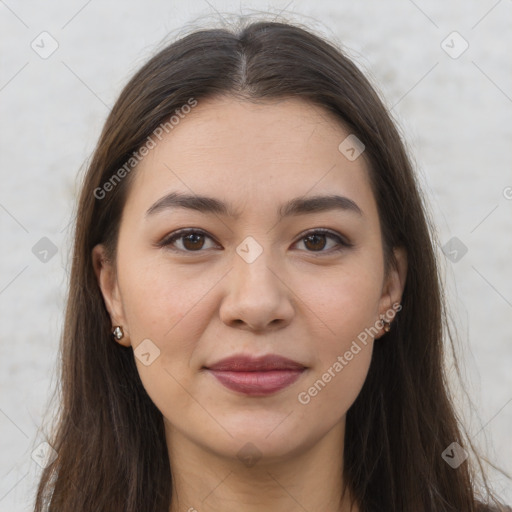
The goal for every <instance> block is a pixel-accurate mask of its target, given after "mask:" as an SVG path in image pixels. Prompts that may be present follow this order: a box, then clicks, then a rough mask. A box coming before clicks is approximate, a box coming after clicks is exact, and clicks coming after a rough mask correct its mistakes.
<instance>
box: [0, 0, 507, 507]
mask: <svg viewBox="0 0 512 512" xmlns="http://www.w3.org/2000/svg"><path fill="white" fill-rule="evenodd" d="M241 3H242V11H243V12H244V13H246V14H249V13H254V12H255V11H259V10H262V11H267V10H270V11H272V12H275V13H278V12H279V11H281V10H284V11H283V13H282V14H283V15H285V16H287V17H288V18H289V19H292V20H297V21H300V22H302V23H304V24H306V25H309V26H310V27H312V28H314V29H316V30H318V31H319V32H321V33H323V34H325V35H326V36H328V37H329V38H334V39H335V40H336V41H337V42H339V43H341V44H343V45H344V46H345V47H346V49H347V50H348V52H349V54H350V55H351V56H352V57H353V58H354V59H355V60H356V61H357V62H358V63H359V65H360V66H361V67H362V68H363V69H364V70H365V71H366V73H367V74H368V75H369V76H370V77H371V79H372V81H373V82H374V83H375V84H376V85H377V87H378V88H379V89H380V91H381V93H382V95H383V97H384V99H385V101H386V103H387V105H389V107H390V108H391V110H392V112H393V114H394V116H395V118H396V119H397V121H398V122H399V123H400V125H401V127H402V131H403V134H404V136H405V138H406V139H407V141H408V143H409V145H410V148H411V151H412V153H413V155H414V158H415V160H416V162H417V166H418V171H419V173H420V176H421V181H422V184H423V187H424V190H425V192H426V194H427V196H428V200H429V202H430V205H431V210H432V216H433V218H434V220H435V222H436V224H437V228H438V236H439V240H440V247H439V255H440V257H441V259H442V261H443V263H444V268H445V275H446V284H447V291H448V294H449V298H450V301H451V305H452V310H453V319H454V322H455V324H456V325H457V327H458V330H459V335H460V347H459V349H460V354H461V357H462V358H463V366H464V371H465V377H466V386H467V387H468V389H469V392H470V395H471V397H472V399H473V401H474V402H475V405H476V410H475V412H474V414H473V416H471V417H470V418H469V419H468V425H469V431H470V433H471V435H472V439H473V440H474V441H476V443H477V444H478V445H481V446H482V447H483V448H486V449H487V450H488V452H489V454H490V456H491V457H492V458H494V460H495V461H496V462H497V463H498V464H500V465H501V466H502V467H503V468H504V469H506V470H508V471H509V472H512V463H511V461H512V442H511V441H512V433H511V432H512V428H511V427H512V372H511V371H510V366H511V363H512V343H511V341H512V337H511V334H510V332H511V329H510V324H511V321H512V270H511V267H510V256H511V255H512V171H511V168H512V167H511V162H512V152H511V151H510V147H511V144H510V143H511V140H512V122H511V121H512V59H511V58H510V49H511V48H512V2H511V1H510V0H501V1H500V0H498V1H496V0H482V1H479V2H476V1H474V0H472V1H466V2H462V1H460V0H459V1H452V2H443V1H441V0H435V1H430V2H426V1H422V0H417V1H416V2H413V1H409V0H390V1H387V2H377V1H371V0H360V1H358V2H348V1H339V0H316V1H315V2H306V1H305V0H304V1H298V0H297V1H292V2H290V1H277V0H274V1H271V2H263V1H253V2H241ZM269 4H270V7H269ZM216 11H219V12H220V13H221V15H222V14H224V13H238V12H240V2H238V1H225V2H221V1H219V0H211V1H210V2H207V1H206V0H205V1H201V0H189V1H187V2H177V1H175V2H169V1H162V0H154V1H153V2H151V3H145V2H140V1H139V2H136V1H134V0H125V1H123V2H121V1H110V2H100V1H98V0H89V1H84V0H72V1H69V2H66V3H64V2H55V1H51V0H50V1H48V2H45V3H36V2H30V1H29V2H20V1H16V0H5V1H1V2H0V34H1V37H2V48H3V51H2V53H1V55H0V119H1V120H2V124H1V136H0V158H1V166H0V172H1V188H0V223H1V224H0V225H1V230H0V243H1V247H2V249H3V250H2V251H1V253H0V261H1V274H0V308H1V315H2V317H1V319H2V321H1V340H0V343H1V351H2V352H1V358H0V431H1V436H0V447H1V453H2V458H1V462H0V473H1V480H0V511H6V512H7V511H8V512H17V511H25V510H26V511H28V510H30V504H31V501H32V496H31V493H32V492H33V489H34V483H35V481H36V479H37V475H38V469H39V466H37V464H36V463H35V462H34V460H33V459H32V450H33V449H34V447H35V446H37V445H38V443H39V442H40V441H41V438H40V433H38V432H37V428H38V425H39V423H40V420H41V415H42V413H43V411H44V406H45V404H46V401H47V400H48V398H49V392H50V389H51V388H50V386H53V385H54V384H55V372H54V368H55V365H56V354H57V346H58V338H59V333H60V326H61V321H62V311H63V304H64V302H63V301H64V293H65V282H66V278H67V275H66V268H67V265H68V263H67V257H68V253H69V243H70V231H69V230H68V228H67V226H68V223H69V221H70V219H71V215H72V209H73V205H74V201H75V199H76V192H77V186H76V183H77V174H78V171H79V169H80V168H81V166H82V165H83V164H84V162H85V161H86V159H87V158H88V156H89V155H90V154H91V152H92V150H93V147H94V144H95V142H96V139H97V137H98V135H99V131H100V129H101V126H102V124H103V121H104V120H105V117H106V115H107V113H108V108H109V106H110V105H112V104H113V102H114V100H115V98H116V97H117V95H118V93H119V92H120V89H121V87H122V86H123V85H124V84H125V82H126V80H127V79H128V77H129V76H130V75H131V74H132V73H133V71H135V70H136V69H137V68H138V67H139V66H140V65H141V64H142V63H143V62H144V61H145V60H146V59H147V58H148V57H149V56H150V55H151V54H152V52H153V51H154V49H155V47H156V45H157V44H160V43H161V42H162V40H163V39H164V38H168V37H170V38H172V37H174V36H177V35H178V34H179V33H180V30H181V28H182V27H183V26H184V25H185V24H189V23H190V22H192V21H193V22H194V23H195V24H196V25H204V24H207V23H208V21H209V20H218V19H219V16H220V15H219V13H217V12H216ZM198 18H200V19H198ZM454 32H456V33H455V34H454ZM466 47H467V48H466ZM52 52H53V53H52ZM454 237H455V238H454ZM447 244H448V245H447ZM443 248H444V250H443ZM466 251H467V252H466ZM54 253H55V254H54ZM470 419H471V421H469V420H470ZM496 486H497V490H498V491H501V492H502V493H503V495H504V496H506V497H507V499H508V500H509V502H511V501H512V491H511V489H510V488H506V483H505V482H504V481H503V480H499V479H497V480H496ZM508 487H510V483H509V484H508Z"/></svg>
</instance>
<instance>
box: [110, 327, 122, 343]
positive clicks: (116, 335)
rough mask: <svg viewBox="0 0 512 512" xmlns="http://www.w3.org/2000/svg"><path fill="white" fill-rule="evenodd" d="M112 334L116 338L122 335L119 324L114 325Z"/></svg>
mask: <svg viewBox="0 0 512 512" xmlns="http://www.w3.org/2000/svg"><path fill="white" fill-rule="evenodd" d="M112 335H113V336H114V338H115V339H116V340H120V339H122V338H123V336H124V332H123V328H122V327H121V326H120V325H117V326H116V327H114V330H113V331H112Z"/></svg>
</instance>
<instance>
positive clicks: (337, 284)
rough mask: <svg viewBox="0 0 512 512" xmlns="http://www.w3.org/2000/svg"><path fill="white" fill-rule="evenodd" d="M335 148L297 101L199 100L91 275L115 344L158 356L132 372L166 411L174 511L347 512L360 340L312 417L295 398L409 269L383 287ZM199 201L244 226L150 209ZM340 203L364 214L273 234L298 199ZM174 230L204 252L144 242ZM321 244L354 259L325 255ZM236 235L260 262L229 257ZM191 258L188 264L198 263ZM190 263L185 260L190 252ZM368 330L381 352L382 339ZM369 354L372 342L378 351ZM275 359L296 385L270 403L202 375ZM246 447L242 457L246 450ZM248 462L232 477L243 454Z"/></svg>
mask: <svg viewBox="0 0 512 512" xmlns="http://www.w3.org/2000/svg"><path fill="white" fill-rule="evenodd" d="M349 133H350V132H348V131H347V130H346V129H345V128H344V127H343V126H342V125H341V124H340V122H339V121H338V120H336V119H335V118H334V117H331V114H330V113H328V112H326V111H324V110H323V109H321V108H319V107H317V106H314V105H311V104H308V103H306V102H304V101H302V100H299V99H295V98H293V99H286V100H282V101H279V102H272V103H270V102H264V103H261V104H253V103H250V102H244V101H239V100H237V99H234V98H230V97H221V98H216V99H209V100H202V101H199V104H198V106H196V107H195V108H194V109H193V110H192V112H191V113H189V114H188V115H187V116H186V117H185V119H183V120H181V121H180V123H179V124H178V125H177V126H175V128H174V129H173V130H172V132H170V133H169V134H168V135H166V136H165V137H164V138H163V140H162V141H161V142H159V143H158V145H157V146H156V147H155V148H154V149H152V150H151V151H150V153H149V154H148V155H147V156H146V157H145V158H144V160H143V161H142V162H141V163H140V164H139V166H138V169H137V170H136V171H133V172H136V174H135V176H133V178H134V181H133V182H132V184H131V188H130V192H129V194H128V198H127V202H126V204H125V207H124V210H123V215H122V220H121V226H120V232H119V240H118V248H117V260H116V261H115V262H110V261H107V259H106V258H105V252H104V248H103V246H101V245H99V246H96V247H95V248H94V250H93V259H94V265H95V271H96V275H97V277H98V282H99V285H100V287H101V290H102V293H103V297H104V300H105V304H106V307H107V309H108V311H109V313H110V316H111V319H112V325H113V326H115V325H120V326H122V327H123V330H124V333H125V336H124V338H123V339H121V340H119V341H118V343H120V344H122V345H124V346H132V347H133V349H134V350H135V349H136V348H137V346H138V345H139V344H140V343H141V342H142V341H143V340H146V339H149V340H151V343H152V344H153V345H152V346H154V347H158V350H160V355H159V356H158V357H157V358H156V359H154V361H153V362H152V363H151V364H149V365H148V366H146V365H144V364H143V363H142V362H141V360H140V359H139V357H135V361H136V364H137V369H138V372H139V375H140V378H141V380H142V383H143V385H144V387H145V389H146V390H147V392H148V394H149V396H150V397H151V399H152V400H153V402H154V403H155V405H156V406H157V407H158V409H159V410H160V411H161V412H162V414H163V417H164V422H165V428H166V438H167V445H168V452H169V460H170V464H171V472H172V474H173V482H172V485H173V502H172V506H171V512H177V511H178V510H180V511H190V512H193V511H194V510H197V511H198V512H203V511H204V512H210V511H211V512H214V511H215V512H216V511H223V512H229V511H235V510H236V511H239V510H244V511H246V512H252V511H261V510H266V511H271V512H278V511H283V512H284V511H286V512H289V511H290V510H304V509H305V510H315V511H322V512H335V511H343V512H344V511H349V510H353V511H358V510H359V509H358V507H357V504H356V506H355V507H353V508H352V509H350V506H349V503H348V498H349V496H348V494H347V495H345V496H343V497H342V495H341V483H342V481H343V474H342V469H341V468H342V466H343V441H344V434H345V417H346V413H347V410H348V409H349V407H350V406H351V405H352V403H353V402H354V400H355V399H356V397H357V395H358V394H359V392H360V390H361V387H362V385H363V383H364V380H365V378H366V375H367V372H368V367H369V364H370V359H371V353H372V348H373V343H374V340H373V339H371V338H370V339H369V341H368V343H367V344H366V346H365V345H362V344H361V343H359V345H360V346H361V350H360V351H359V352H358V353H357V355H354V357H353V358H352V360H350V361H347V364H346V366H344V367H343V369H342V371H339V372H337V373H336V372H334V374H335V377H332V378H331V380H330V382H328V383H327V384H326V385H325V387H323V389H321V391H320V392H318V393H317V394H316V396H314V397H312V398H311V400H310V401H309V402H308V403H307V404H303V403H300V402H299V400H298V394H299V393H300V392H304V391H307V390H308V389H309V388H310V387H311V386H313V384H314V383H315V381H317V380H318V379H321V378H322V375H323V374H324V373H325V372H326V371H327V370H328V368H330V367H331V368H332V366H333V364H334V363H335V362H336V360H337V357H338V356H343V355H344V354H345V353H346V352H347V351H348V350H349V349H350V346H351V344H352V342H353V341H354V340H356V339H357V336H358V334H360V333H361V332H363V331H364V329H365V328H369V327H370V326H374V325H375V323H376V322H377V321H378V320H379V318H380V317H381V315H383V314H385V313H386V312H387V311H389V310H390V309H391V308H392V305H393V304H394V303H399V302H400V299H401V296H402V292H403V287H404V285H405V275H406V269H407V259H406V254H405V253H404V251H403V250H402V249H395V256H396V258H397V266H396V267H393V268H392V269H391V271H390V272H389V274H388V275H387V276H386V275H385V272H384V256H383V248H382V241H381V231H380V225H379V215H378V211H377V206H376V203H375V199H374V197H373V194H372V191H371V188H370V182H369V177H368V168H367V163H366V161H365V158H364V153H363V155H362V156H361V157H359V158H357V159H356V160H354V161H349V160H348V159H347V158H346V157H345V156H344V155H343V154H342V153H341V152H340V151H339V150H338V146H339V144H340V142H341V141H343V140H344V139H345V137H346V136H347V135H349ZM173 191H178V192H183V193H192V194H200V195H208V196H212V197H215V198H217V199H219V200H222V201H225V202H227V203H229V204H230V205H232V208H234V209H235V210H236V211H238V212H239V217H237V218H231V217H229V216H225V215H220V214H212V213H202V212H198V211H193V210H188V209H184V208H174V209H162V210H160V211H158V212H156V213H154V214H153V215H149V216H148V215H146V211H147V210H148V209H149V208H150V207H151V205H153V204H154V203H155V202H156V201H157V200H159V199H160V198H161V197H163V196H165V195H166V194H168V193H169V192H173ZM334 193H335V194H339V195H343V196H346V197H348V198H350V199H351V200H352V201H354V202H355V203H357V205H358V206H359V208H360V209H361V211H362V215H358V214H356V213H354V212H351V211H342V210H330V211H320V212H314V213H306V214H301V215H296V216H292V217H289V218H284V219H281V220H279V219H278V217H277V213H276V212H277V208H278V207H279V206H280V205H281V204H283V203H285V202H286V201H288V200H290V199H292V198H296V197H299V196H307V197H310V196H313V195H328V194H334ZM182 228H197V229H200V230H202V231H204V232H206V233H207V236H205V237H200V239H199V242H198V241H197V239H196V242H195V244H196V245H193V244H192V243H191V242H190V237H189V238H188V239H184V238H180V239H177V240H176V241H175V242H174V244H173V247H174V248H175V250H176V252H173V251H172V250H171V248H170V247H158V246H157V245H156V244H157V243H158V242H159V241H161V240H162V239H164V238H165V237H166V235H169V234H170V233H173V232H175V231H177V230H179V229H182ZM319 228H325V229H329V230H331V231H334V232H336V233H338V234H339V235H340V236H342V237H344V239H346V240H348V241H349V242H350V243H351V244H353V246H352V247H343V246H342V247H341V251H337V252H336V251H335V249H336V247H338V245H337V240H336V239H332V238H330V237H328V236H327V237H325V238H322V237H321V238H320V239H319V240H318V239H317V240H316V241H315V240H309V241H308V239H307V237H306V235H307V234H311V231H314V230H317V229H319ZM248 236H251V237H253V239H254V240H255V241H256V242H257V243H258V244H259V246H260V247H261V249H262V251H263V252H262V253H261V254H260V255H259V256H258V257H257V258H256V259H255V261H253V262H251V263H248V262H247V261H246V260H244V259H243V258H242V257H240V256H239V254H238V253H237V252H236V249H237V247H238V246H239V245H240V244H241V242H242V241H243V240H244V239H245V238H246V237H248ZM194 247H196V249H195V250H194ZM187 250H188V252H187ZM384 334H385V333H384V331H383V329H379V330H378V333H377V335H376V336H375V338H376V340H377V339H378V338H380V337H381V336H382V335H384ZM375 342H377V343H378V341H375ZM240 353H243V354H252V355H254V356H259V355H264V354H270V353H273V354H279V355H282V356H285V357H288V358H290V359H293V360H295V361H298V362H300V363H302V364H303V365H304V366H306V367H307V369H306V370H305V371H304V372H303V374H302V375H301V377H300V378H299V380H297V381H296V382H295V383H293V384H292V385H290V386H289V387H287V388H285V389H283V390H280V391H278V392H277V393H274V394H272V395H269V396H266V397H250V396H246V395H244V394H241V393H237V392H234V391H230V390H229V389H227V388H225V387H224V386H223V385H222V384H220V383H219V382H218V381H217V379H216V378H215V377H213V376H212V375H211V374H210V373H209V372H208V371H207V370H205V369H204V368H203V367H204V366H207V365H209V364H212V363H214V362H216V361H218V360H220V359H223V358H224V357H227V356H230V355H233V354H240ZM247 443H252V444H251V445H247ZM244 446H245V449H244V450H246V451H251V450H252V452H253V453H254V454H255V459H254V460H256V459H257V460H256V463H255V464H252V465H251V464H250V463H244V461H243V460H241V458H240V457H239V456H237V454H238V452H239V451H240V450H241V449H242V448H243V447H244Z"/></svg>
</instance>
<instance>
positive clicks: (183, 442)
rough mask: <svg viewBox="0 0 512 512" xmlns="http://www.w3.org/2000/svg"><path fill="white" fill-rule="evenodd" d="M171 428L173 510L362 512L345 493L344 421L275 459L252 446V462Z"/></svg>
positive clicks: (168, 439) (168, 427) (169, 446)
mask: <svg viewBox="0 0 512 512" xmlns="http://www.w3.org/2000/svg"><path fill="white" fill-rule="evenodd" d="M166 429H167V446H168V450H169V460H170V464H171V474H172V503H171V509H170V512H235V511H236V512H239V511H240V510H243V511H244V512H260V511H261V510H265V511H268V512H289V511H290V510H297V511H303V510H315V511H321V512H358V508H357V507H356V506H354V507H352V509H351V508H350V503H349V495H348V494H349V493H348V492H347V493H345V495H342V489H343V469H342V468H343V438H344V423H343V424H338V425H336V426H335V427H334V428H332V429H331V430H330V431H329V432H328V433H327V434H326V435H325V436H324V437H323V438H321V439H320V441H318V442H316V443H315V444H314V445H313V446H310V447H308V448H301V451H300V452H297V453H292V454H288V455H286V456H281V457H278V458H276V457H271V456H267V455H265V454H262V453H260V452H259V451H257V448H253V453H257V455H256V456H255V457H254V458H253V459H252V460H251V459H250V458H248V459H245V458H244V460H240V459H239V458H238V457H236V456H235V457H227V456H225V455H222V454H219V453H214V452H212V451H211V450H209V449H208V448H206V447H203V446H199V445H198V444H197V443H195V442H193V441H192V440H191V439H189V438H187V437H186V436H185V435H183V433H180V432H177V431H176V430H171V427H170V426H169V424H167V423H166ZM242 445H243V443H241V446H242ZM251 446H254V445H251ZM246 451H247V452H248V453H250V452H251V449H250V448H249V446H247V447H246ZM244 461H245V462H244Z"/></svg>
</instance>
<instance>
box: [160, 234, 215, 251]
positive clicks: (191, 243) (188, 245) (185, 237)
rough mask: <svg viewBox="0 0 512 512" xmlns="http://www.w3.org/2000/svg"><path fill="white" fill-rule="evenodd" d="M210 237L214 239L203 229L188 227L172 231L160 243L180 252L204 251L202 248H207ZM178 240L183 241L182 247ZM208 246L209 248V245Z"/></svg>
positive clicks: (161, 245)
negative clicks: (206, 244)
mask: <svg viewBox="0 0 512 512" xmlns="http://www.w3.org/2000/svg"><path fill="white" fill-rule="evenodd" d="M208 239H210V240H212V238H211V237H210V236H208V235H207V234H206V233H203V232H202V231H199V230H197V229H186V230H181V231H177V232H176V233H171V235H169V236H167V237H166V238H164V239H163V240H162V241H161V242H160V243H159V244H158V245H159V246H160V247H168V248H169V249H171V250H173V251H178V252H203V251H202V249H205V243H206V241H207V240H208ZM178 242H181V247H180V246H179V244H178ZM206 248H207V249H208V248H209V247H206Z"/></svg>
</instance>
